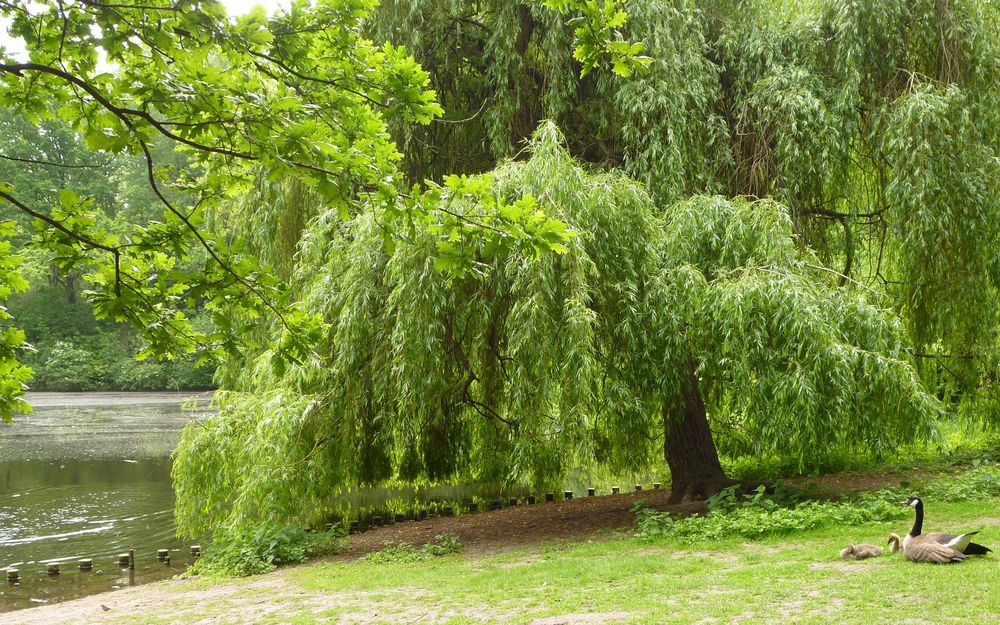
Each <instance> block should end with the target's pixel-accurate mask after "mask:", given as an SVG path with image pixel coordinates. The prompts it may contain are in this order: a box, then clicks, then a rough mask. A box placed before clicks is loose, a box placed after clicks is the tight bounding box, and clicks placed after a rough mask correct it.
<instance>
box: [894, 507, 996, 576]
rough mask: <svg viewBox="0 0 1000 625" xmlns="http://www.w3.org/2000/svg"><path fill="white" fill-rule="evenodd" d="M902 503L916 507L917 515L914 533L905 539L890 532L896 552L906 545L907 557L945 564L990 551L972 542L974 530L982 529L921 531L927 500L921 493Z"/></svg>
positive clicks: (913, 559)
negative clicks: (950, 532) (969, 530)
mask: <svg viewBox="0 0 1000 625" xmlns="http://www.w3.org/2000/svg"><path fill="white" fill-rule="evenodd" d="M900 503H902V504H903V505H907V506H911V507H913V508H914V509H916V512H917V516H916V519H915V520H914V522H913V529H911V530H910V533H908V534H907V535H906V536H904V537H903V540H902V541H900V540H899V537H898V536H896V535H895V534H890V535H889V544H890V545H891V548H890V550H891V551H893V552H895V551H897V550H899V549H900V548H902V551H903V555H904V556H905V557H906V559H907V560H911V561H913V562H936V563H940V564H944V563H949V562H961V561H962V560H964V559H965V556H967V555H985V554H987V553H989V552H990V549H989V548H987V547H984V546H983V545H980V544H977V543H974V542H971V538H972V536H973V534H978V533H979V532H968V533H965V534H941V533H938V532H932V533H930V534H921V533H920V530H921V529H922V527H923V524H924V502H923V501H921V500H920V498H919V497H910V498H909V499H907V500H906V501H902V502H900Z"/></svg>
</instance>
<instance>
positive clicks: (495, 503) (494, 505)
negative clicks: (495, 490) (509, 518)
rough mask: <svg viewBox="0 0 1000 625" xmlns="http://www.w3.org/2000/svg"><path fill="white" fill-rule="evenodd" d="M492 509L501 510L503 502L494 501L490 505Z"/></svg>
mask: <svg viewBox="0 0 1000 625" xmlns="http://www.w3.org/2000/svg"><path fill="white" fill-rule="evenodd" d="M490 507H491V508H493V509H494V510H499V509H500V508H503V502H502V501H500V500H499V499H494V500H493V503H492V504H490Z"/></svg>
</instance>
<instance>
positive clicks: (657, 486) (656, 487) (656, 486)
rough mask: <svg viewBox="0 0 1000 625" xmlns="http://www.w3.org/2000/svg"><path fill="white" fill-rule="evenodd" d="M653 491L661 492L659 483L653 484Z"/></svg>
mask: <svg viewBox="0 0 1000 625" xmlns="http://www.w3.org/2000/svg"><path fill="white" fill-rule="evenodd" d="M653 490H660V483H659V482H653Z"/></svg>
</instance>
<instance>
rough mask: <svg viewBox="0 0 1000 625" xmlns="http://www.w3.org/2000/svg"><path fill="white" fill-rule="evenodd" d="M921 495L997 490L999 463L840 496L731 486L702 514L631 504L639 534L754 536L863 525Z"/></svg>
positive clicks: (949, 497)
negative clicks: (741, 490) (741, 491)
mask: <svg viewBox="0 0 1000 625" xmlns="http://www.w3.org/2000/svg"><path fill="white" fill-rule="evenodd" d="M911 494H918V495H920V496H921V497H923V498H924V499H927V500H936V501H968V500H976V499H987V498H990V497H998V496H1000V467H998V466H996V465H990V464H986V463H982V462H980V463H978V464H976V466H974V467H973V468H972V469H970V470H967V471H964V472H962V473H960V474H957V475H952V476H948V477H945V478H942V479H939V480H936V481H934V482H931V483H929V484H924V485H919V486H917V485H910V484H907V485H901V486H900V487H897V488H890V489H883V490H880V491H878V492H874V493H861V494H859V495H856V496H854V497H852V498H850V499H845V500H842V501H837V502H833V501H823V500H805V499H803V496H804V495H803V493H801V492H795V491H794V490H791V491H788V490H783V489H781V488H780V487H779V488H778V489H776V491H775V495H776V496H772V495H770V494H768V493H767V491H766V490H765V489H764V488H763V487H761V488H759V489H757V490H756V491H754V492H753V493H752V494H750V495H749V496H748V497H739V496H737V494H736V489H735V488H730V489H725V490H723V491H721V492H720V493H718V494H717V495H715V496H714V497H713V498H712V499H710V500H709V502H708V504H709V513H708V514H707V515H705V516H689V517H673V516H671V515H670V514H669V513H666V512H658V511H656V510H651V509H649V508H645V507H643V506H642V505H641V502H640V504H637V506H636V507H635V508H633V512H634V513H635V515H636V522H637V525H638V527H639V533H638V536H639V537H640V538H643V539H653V538H661V537H677V538H686V539H695V540H706V541H709V540H720V539H725V538H747V539H758V538H763V537H765V536H773V535H779V534H787V533H790V532H796V531H802V530H810V529H815V528H818V527H823V526H828V525H835V524H836V525H863V524H866V523H875V522H880V521H889V520H894V519H900V518H904V517H907V516H908V515H909V514H910V511H909V509H907V508H904V507H902V506H900V505H899V502H900V501H902V500H903V499H905V498H906V497H907V496H908V495H911Z"/></svg>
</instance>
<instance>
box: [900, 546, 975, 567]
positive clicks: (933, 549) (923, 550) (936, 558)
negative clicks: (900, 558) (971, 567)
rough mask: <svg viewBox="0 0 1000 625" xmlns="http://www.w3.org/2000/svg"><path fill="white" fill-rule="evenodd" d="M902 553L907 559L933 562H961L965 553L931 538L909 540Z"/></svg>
mask: <svg viewBox="0 0 1000 625" xmlns="http://www.w3.org/2000/svg"><path fill="white" fill-rule="evenodd" d="M904 555H905V556H906V558H907V559H908V560H912V561H914V562H934V563H937V564H947V563H949V562H961V561H962V560H964V559H965V555H964V554H963V553H961V552H960V551H956V550H954V549H952V548H951V547H948V546H946V545H942V544H941V543H939V542H936V541H933V540H921V541H913V540H911V541H910V543H909V544H908V545H907V548H906V549H905V550H904Z"/></svg>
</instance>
